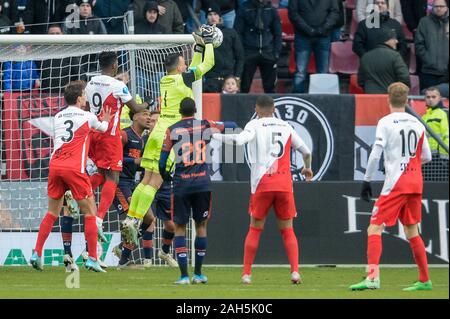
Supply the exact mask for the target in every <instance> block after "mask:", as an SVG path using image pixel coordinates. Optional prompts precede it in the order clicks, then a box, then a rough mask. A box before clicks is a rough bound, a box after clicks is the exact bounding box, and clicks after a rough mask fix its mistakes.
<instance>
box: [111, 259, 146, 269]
mask: <svg viewBox="0 0 450 319" xmlns="http://www.w3.org/2000/svg"><path fill="white" fill-rule="evenodd" d="M143 269H145V268H144V266H143V265H137V264H133V263H131V261H130V260H129V261H127V262H126V263H125V264H120V263H119V264H118V265H117V270H143Z"/></svg>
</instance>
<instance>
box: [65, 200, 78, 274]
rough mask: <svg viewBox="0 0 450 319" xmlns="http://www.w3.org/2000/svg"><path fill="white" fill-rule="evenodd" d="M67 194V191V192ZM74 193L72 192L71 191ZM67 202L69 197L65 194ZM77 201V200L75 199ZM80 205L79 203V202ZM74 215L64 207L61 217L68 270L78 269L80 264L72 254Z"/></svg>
mask: <svg viewBox="0 0 450 319" xmlns="http://www.w3.org/2000/svg"><path fill="white" fill-rule="evenodd" d="M66 194H67V192H66ZM70 195H72V192H71V193H70ZM64 197H65V199H66V202H67V197H66V195H64ZM75 202H76V201H75ZM77 207H78V203H77ZM73 219H74V217H73V215H72V212H71V211H70V208H69V207H66V206H64V207H63V216H62V217H61V236H62V240H63V246H64V257H63V260H64V265H65V266H66V272H73V271H78V266H77V264H76V263H75V260H74V259H73V255H72V225H73Z"/></svg>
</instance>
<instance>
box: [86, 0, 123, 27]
mask: <svg viewBox="0 0 450 319" xmlns="http://www.w3.org/2000/svg"><path fill="white" fill-rule="evenodd" d="M131 2H132V0H96V2H95V6H94V15H95V16H97V17H99V18H108V19H103V20H102V21H103V24H104V25H105V27H106V30H107V31H108V34H124V33H125V31H127V30H124V25H123V18H122V17H121V16H123V15H124V14H125V13H126V12H127V11H128V7H129V5H130V3H131ZM110 17H119V18H113V19H111V18H110Z"/></svg>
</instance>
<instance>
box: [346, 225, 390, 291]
mask: <svg viewBox="0 0 450 319" xmlns="http://www.w3.org/2000/svg"><path fill="white" fill-rule="evenodd" d="M383 230H384V225H375V224H370V225H369V228H367V235H368V240H367V261H368V273H367V277H366V278H364V280H363V281H361V282H359V283H357V284H354V285H351V286H350V287H349V288H350V289H351V290H366V289H379V288H380V269H379V264H380V258H381V251H382V244H381V235H382V233H383Z"/></svg>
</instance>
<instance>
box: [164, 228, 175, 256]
mask: <svg viewBox="0 0 450 319" xmlns="http://www.w3.org/2000/svg"><path fill="white" fill-rule="evenodd" d="M174 236H175V234H174V233H171V232H168V231H167V230H165V229H164V230H163V233H162V242H163V244H162V247H161V249H162V251H163V252H164V253H166V254H168V253H169V252H170V246H172V241H173V237H174Z"/></svg>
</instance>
